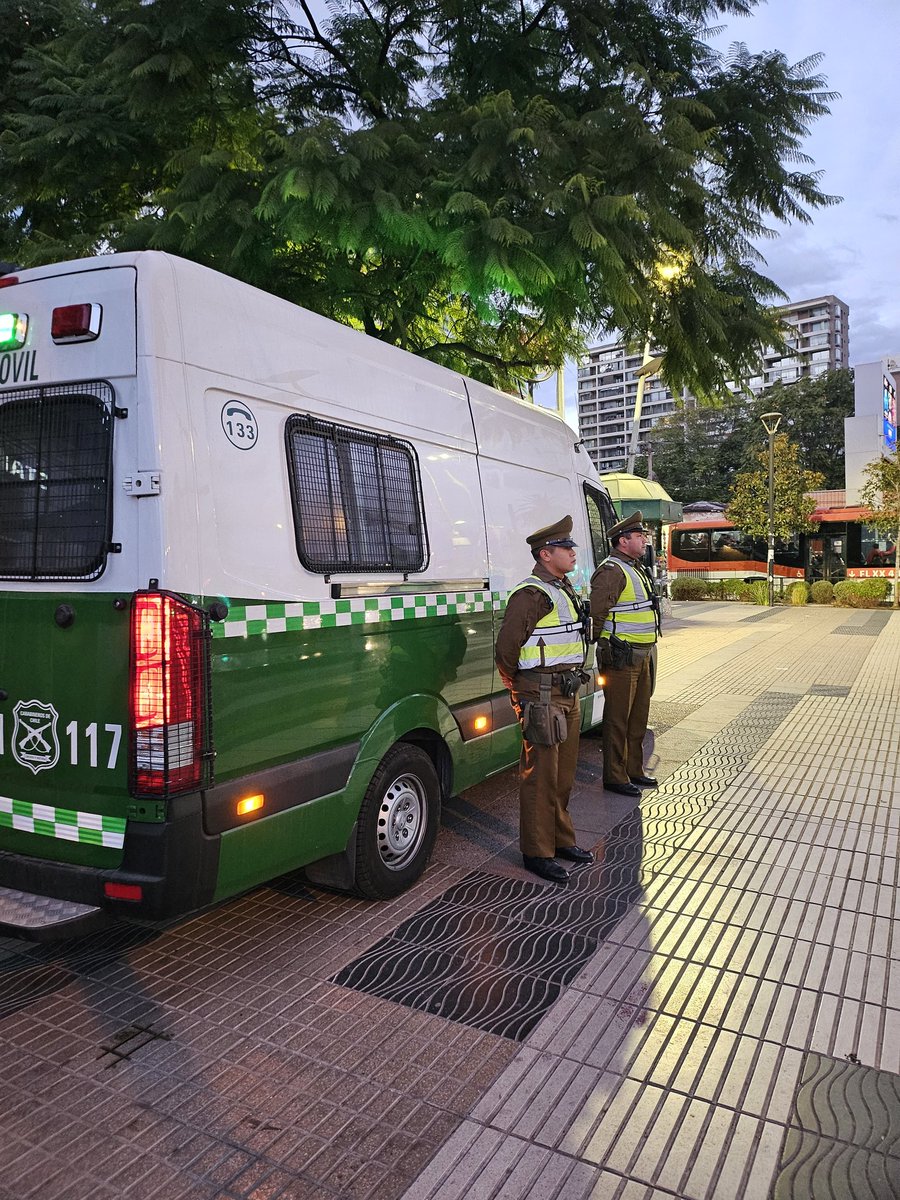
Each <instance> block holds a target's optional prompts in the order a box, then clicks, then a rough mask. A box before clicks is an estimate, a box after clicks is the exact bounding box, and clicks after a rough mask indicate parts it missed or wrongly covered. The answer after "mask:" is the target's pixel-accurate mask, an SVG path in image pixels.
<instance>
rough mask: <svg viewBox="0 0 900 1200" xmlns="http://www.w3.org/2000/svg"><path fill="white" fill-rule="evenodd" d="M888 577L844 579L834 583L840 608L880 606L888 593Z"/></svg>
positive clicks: (836, 601) (836, 602) (836, 599)
mask: <svg viewBox="0 0 900 1200" xmlns="http://www.w3.org/2000/svg"><path fill="white" fill-rule="evenodd" d="M888 588H889V584H888V581H887V580H886V579H842V580H841V582H840V583H836V584H835V585H834V602H835V604H837V605H838V607H839V608H878V606H879V605H880V603H881V601H882V600H884V598H885V597H886V596H887V594H888Z"/></svg>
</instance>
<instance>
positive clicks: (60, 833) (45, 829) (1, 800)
mask: <svg viewBox="0 0 900 1200" xmlns="http://www.w3.org/2000/svg"><path fill="white" fill-rule="evenodd" d="M3 826H5V827H6V828H7V829H19V830H21V831H22V833H37V834H40V835H41V836H42V837H52V838H62V840H63V841H66V842H82V843H86V844H87V845H90V846H108V847H109V848H110V849H112V850H121V849H122V846H123V845H124V843H125V818H124V817H102V816H100V814H99V813H86V812H76V811H75V810H74V809H71V808H54V807H53V806H52V805H50V804H29V803H28V801H27V800H12V799H10V797H9V796H0V827H3Z"/></svg>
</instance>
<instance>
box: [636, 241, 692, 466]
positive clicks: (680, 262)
mask: <svg viewBox="0 0 900 1200" xmlns="http://www.w3.org/2000/svg"><path fill="white" fill-rule="evenodd" d="M688 261H689V256H688V255H687V254H685V253H684V252H678V251H675V250H670V251H666V252H665V258H663V259H661V260H660V261H659V262H658V263H656V264H655V266H654V268H653V274H654V275H655V276H656V279H657V282H658V283H659V285H660V288H661V290H662V291H666V290H667V289H668V288H669V287H671V285H672V284H673V283H674V282H675V280H676V279H678V277H679V276H680V275H683V274H684V272H685V270H686V269H687V265H688ZM651 316H652V313H651ZM665 357H666V356H665V354H658V355H656V357H652V356H651V354H650V337H649V334H648V336H647V340H646V342H645V343H644V354H643V357H642V360H641V365H640V367H639V368H638V373H637V391H636V392H635V395H634V415H633V417H632V421H631V436H630V437H629V439H628V459H627V462H626V464H625V470H626V471H627V472H628V473H629V475H631V474H633V473H634V460H635V458H636V457H637V452H638V442H639V441H640V436H641V413H642V411H643V407H644V389H645V388H646V386H647V380H648V378H649V377H650V376H651V375H658V374H659V369H660V367H661V366H662V365H663V361H664V359H665Z"/></svg>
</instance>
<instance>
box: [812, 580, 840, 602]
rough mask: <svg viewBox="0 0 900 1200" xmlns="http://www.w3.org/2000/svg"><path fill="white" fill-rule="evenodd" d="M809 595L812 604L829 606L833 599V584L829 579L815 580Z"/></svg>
mask: <svg viewBox="0 0 900 1200" xmlns="http://www.w3.org/2000/svg"><path fill="white" fill-rule="evenodd" d="M809 595H810V599H811V600H812V602H813V604H830V603H831V602H832V600H833V599H834V584H833V583H832V582H831V580H830V579H817V580H816V582H815V583H814V584H813V585H812V587H811V588H810V589H809Z"/></svg>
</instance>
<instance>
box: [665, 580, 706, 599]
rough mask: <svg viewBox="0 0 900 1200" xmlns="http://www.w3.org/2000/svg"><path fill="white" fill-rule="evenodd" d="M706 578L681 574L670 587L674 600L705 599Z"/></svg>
mask: <svg viewBox="0 0 900 1200" xmlns="http://www.w3.org/2000/svg"><path fill="white" fill-rule="evenodd" d="M707 582H708V581H707V580H706V579H694V578H693V577H692V576H690V575H679V577H678V578H677V579H675V580H673V582H672V586H671V588H670V589H669V590H670V592H671V595H672V599H673V600H705V599H706V585H707Z"/></svg>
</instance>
